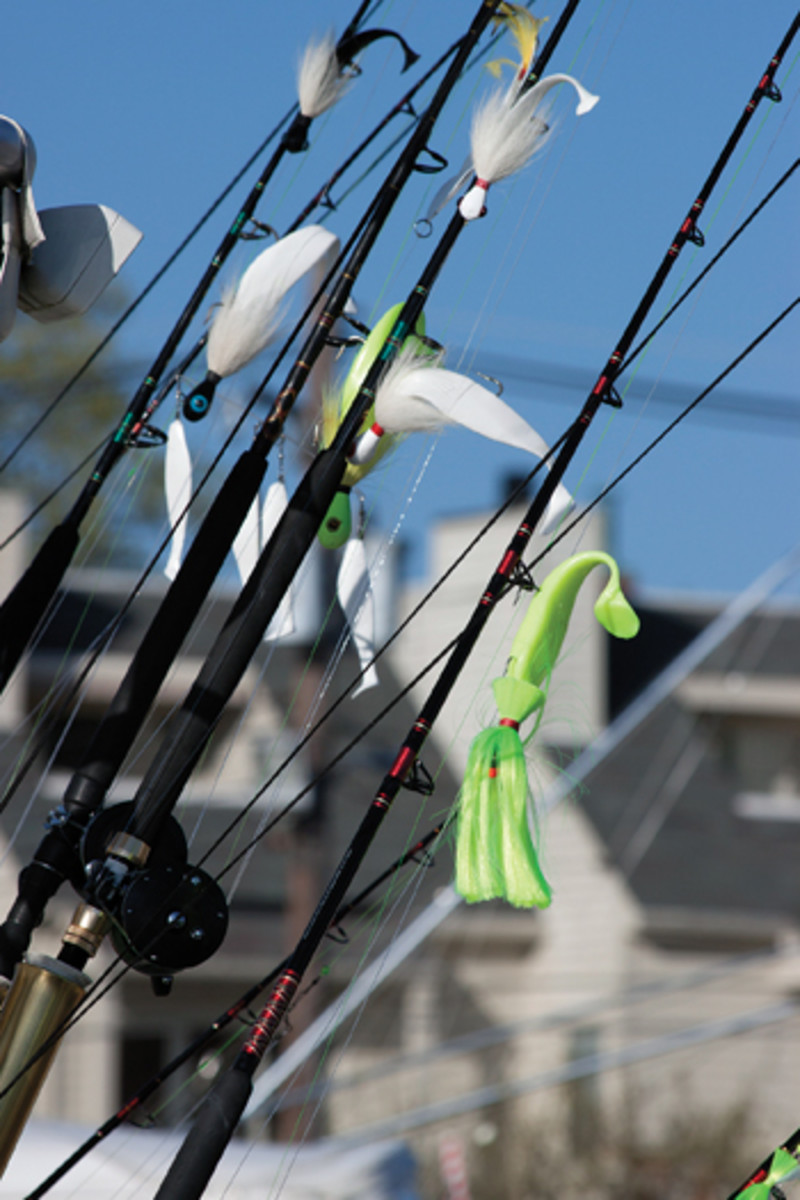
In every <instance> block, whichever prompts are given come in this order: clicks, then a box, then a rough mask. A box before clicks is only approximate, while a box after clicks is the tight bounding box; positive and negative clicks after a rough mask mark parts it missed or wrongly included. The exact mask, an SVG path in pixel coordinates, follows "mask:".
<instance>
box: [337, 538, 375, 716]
mask: <svg viewBox="0 0 800 1200" xmlns="http://www.w3.org/2000/svg"><path fill="white" fill-rule="evenodd" d="M336 594H337V596H338V597H339V603H340V604H341V606H342V611H343V612H344V615H345V620H346V621H347V624H348V626H349V628H350V635H351V637H352V639H353V645H354V646H355V650H356V653H357V655H358V664H359V666H360V667H361V670H362V671H364V674H363V675H362V677H361V679H360V680H359V682H358V686H357V687H356V688H355V689H354V691H353V693H352V694H353V695H354V696H357V695H358V694H359V693H360V692H365V691H367V689H368V688H372V687H376V686H377V684H378V683H379V682H380V681H379V679H378V672H377V671H376V669H375V665H374V663H373V664H372V665H371V666H368V665H367V664H369V663H370V662H371V660H372V659H373V658H374V656H375V598H374V596H373V593H372V583H371V581H370V577H369V568H368V567H367V555H366V550H365V548H364V540H363V538H360V537H355V538H350V539H349V540H348V541H347V543H346V544H345V547H344V550H343V551H342V561H341V562H340V564H339V573H338V575H337V577H336Z"/></svg>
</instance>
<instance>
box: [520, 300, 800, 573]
mask: <svg viewBox="0 0 800 1200" xmlns="http://www.w3.org/2000/svg"><path fill="white" fill-rule="evenodd" d="M798 304H800V296H797V297H796V298H795V299H794V300H793V301H792V302H791V303H790V304H789V305H787V307H786V308H784V309H783V311H782V312H780V313H779V314H778V316H777V317H775V319H774V320H773V321H771V322H770V324H769V325H767V326H766V327H765V328H764V329H763V330H762V331H761V333H759V334H758V335H757V336H756V337H755V338H754V339H753V340H752V341H751V342H750V343H749V344H748V345H747V346H746V347H745V348H744V350H742V351H741V352H740V353H739V354H738V355H737V356H736V358H734V359H733V360H732V361H731V362H730V363H729V364H728V366H727V367H725V369H724V370H723V371H721V372H720V373H719V375H717V376H716V378H715V379H713V380H712V382H711V383H710V384H709V385H708V387H706V388H704V389H703V391H702V392H700V394H699V395H698V396H696V397H695V399H694V400H692V401H691V403H690V404H687V405H686V407H685V408H684V409H683V410H682V411H681V412H680V413H679V414H678V416H677V417H675V418H674V420H672V421H670V423H669V424H668V425H667V426H666V427H665V428H664V429H663V430H662V431H661V433H659V434H658V435H657V436H656V437H655V438H653V440H652V441H651V442H649V443H648V445H647V446H646V447H645V448H644V449H643V450H642V451H641V452H640V453H639V454H637V455H636V457H635V458H634V459H632V460H631V462H630V463H629V464H628V465H627V467H625V468H624V470H622V471H620V472H619V474H618V475H616V476H615V477H614V479H612V480H611V482H610V483H609V484H607V485H606V487H604V488H603V489H602V491H600V492H598V494H597V495H596V496H595V498H594V499H593V500H591V501H590V502H589V503H588V505H587V506H586V508H585V509H582V510H581V512H580V514H579V515H578V516H577V517H575V518H573V520H572V521H570V522H569V524H568V525H567V527H566V528H565V529H563V530H562V531H561V532H559V533H557V534H556V535H555V536H554V538H553V543H552V544H553V545H557V544H558V543H559V542H560V541H562V539H563V538H565V537H566V536H567V534H568V533H570V532H571V530H572V529H573V528H574V527H575V526H576V525H577V524H578V522H579V521H581V520H583V518H584V516H585V514H586V513H589V512H591V511H592V510H593V509H595V508H597V506H598V505H599V504H600V503H601V502H602V501H603V500H604V499H605V498H606V496H608V494H609V493H610V492H611V491H613V489H614V488H615V487H617V486H618V485H619V484H620V483H621V482H622V481H623V479H626V478H627V477H628V475H630V473H631V472H632V471H633V470H634V468H635V467H638V466H639V464H640V463H641V462H643V461H644V459H645V458H647V456H648V455H649V454H651V453H652V451H653V450H655V448H656V447H657V446H658V445H660V443H661V442H663V441H664V439H665V438H666V437H667V436H668V435H669V434H670V433H672V432H673V430H674V429H676V428H677V426H678V425H680V424H681V423H682V422H683V421H684V420H685V419H686V417H688V416H689V414H690V413H692V412H693V411H694V409H695V408H697V406H698V405H699V404H700V403H701V402H702V401H703V400H704V399H705V398H706V396H708V395H709V393H710V392H712V391H713V390H714V388H716V387H717V386H718V385H719V384H720V383H722V381H723V380H724V379H726V378H727V377H728V375H730V374H731V372H732V371H734V370H735V369H736V367H738V366H739V364H740V363H741V362H743V361H744V360H745V359H746V358H747V357H748V356H749V355H750V354H751V353H752V352H753V351H754V350H755V349H756V348H757V347H758V346H759V345H760V344H761V343H762V342H763V341H764V340H765V339H766V338H767V337H768V336H769V335H770V334H771V333H772V332H773V330H774V329H776V328H777V327H778V326H779V325H780V324H781V323H782V322H783V321H784V320H785V319H786V318H787V317H788V316H789V314H790V313H791V312H792V311H793V310H794V309H795V308H796V307H797V305H798ZM545 553H546V552H543V553H542V554H540V555H538V556H537V557H536V558H534V559H533V560H532V561H531V562H529V563H528V564H527V569H528V570H529V571H532V570H533V568H534V567H536V566H538V564H539V563H540V562H541V561H542V559H543V558H544V554H545Z"/></svg>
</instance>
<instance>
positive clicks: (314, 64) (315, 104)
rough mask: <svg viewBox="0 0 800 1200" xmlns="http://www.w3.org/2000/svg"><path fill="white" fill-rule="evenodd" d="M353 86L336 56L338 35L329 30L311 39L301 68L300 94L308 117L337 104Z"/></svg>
mask: <svg viewBox="0 0 800 1200" xmlns="http://www.w3.org/2000/svg"><path fill="white" fill-rule="evenodd" d="M349 86H350V80H349V78H348V77H347V76H345V75H342V69H341V66H340V64H339V59H338V58H337V57H336V38H335V37H334V35H333V33H330V32H328V33H326V34H324V35H323V36H322V37H321V38H318V39H313V40H312V41H310V42H309V43H308V45H307V46H306V48H305V51H304V53H303V57H302V59H301V60H300V66H299V68H298V71H297V96H298V99H299V101H300V111H301V113H302V114H303V116H304V117H318V116H320V114H321V113H324V112H327V111H328V109H329V108H333V106H334V104H336V103H337V101H339V100H341V98H342V96H343V95H344V93H345V92H346V91H347V89H348V87H349Z"/></svg>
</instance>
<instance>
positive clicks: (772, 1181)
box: [736, 1146, 797, 1200]
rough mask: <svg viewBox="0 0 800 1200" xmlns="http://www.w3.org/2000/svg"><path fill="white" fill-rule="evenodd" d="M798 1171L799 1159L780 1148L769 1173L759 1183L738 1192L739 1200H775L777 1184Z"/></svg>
mask: <svg viewBox="0 0 800 1200" xmlns="http://www.w3.org/2000/svg"><path fill="white" fill-rule="evenodd" d="M796 1170H797V1159H796V1158H795V1156H794V1155H793V1154H790V1153H789V1151H788V1150H786V1149H785V1148H784V1147H783V1146H779V1147H778V1149H777V1150H776V1151H775V1153H774V1154H773V1156H772V1161H771V1162H770V1164H769V1171H768V1172H767V1174H766V1175H765V1176H764V1178H763V1179H759V1181H758V1183H751V1184H750V1186H749V1187H746V1188H745V1189H744V1191H743V1192H737V1193H736V1197H737V1200H774V1197H775V1196H776V1195H777V1192H773V1188H774V1187H775V1186H776V1184H779V1183H780V1182H781V1180H782V1179H785V1178H786V1177H787V1175H790V1174H791V1173H792V1172H793V1171H796Z"/></svg>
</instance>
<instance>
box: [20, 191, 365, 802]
mask: <svg viewBox="0 0 800 1200" xmlns="http://www.w3.org/2000/svg"><path fill="white" fill-rule="evenodd" d="M374 203H375V201H373V203H372V204H371V205H370V206H369V207H368V209H367V211H366V212H365V214H364V215H363V216H362V218H361V220H360V221H359V223H358V225H357V226H356V228H355V230H354V231H353V233H352V234H351V236H350V238H349V239H348V241H347V243H346V244H345V246H344V247H343V248H342V250H341V252H340V254H339V256H338V257H337V259H336V261H335V262H334V263H333V265H332V266H331V268H330V271H329V272H328V274H327V276H326V277H325V279H324V281H323V282H322V284H321V285H320V287H319V289H318V291H317V293H316V295H315V296H314V298H313V299H312V300H311V302H310V303H309V304H308V305H307V307H306V309H305V311H304V313H303V314H302V316H301V317H300V319H299V320H298V321H297V323H296V324H295V326H294V328H293V329H292V331H291V332H290V334H289V338H288V340H287V341H286V342H285V343H284V345H283V346H282V347H281V349H280V350H279V352H278V354H277V356H276V358H275V360H274V362H273V364H272V366H271V367H270V370H269V371H268V373H267V375H266V376H265V377H264V379H263V380H262V382H261V385H260V387H259V390H258V391H257V392H256V394H255V395H254V396H253V397H252V399H251V400H250V402H249V404H248V405H247V406H246V408H245V409H244V410H243V412H242V414H241V416H240V417H239V419H238V420H237V422H236V423H235V425H234V427H233V429H232V430H231V433H230V434H229V435H228V437H227V438H226V439H225V441H224V442H223V444H222V446H221V448H220V449H219V451H218V452H217V454H216V455H215V456H214V458H213V459H212V461H211V463H210V464H209V466H208V467H207V469H206V470H205V472H204V474H203V475H202V476H201V478H200V480H199V482H198V484H197V486H196V487H195V488H194V491H193V492H192V495H191V496H190V498H189V500H188V501H187V503H186V505H185V506H184V508H183V510H182V513H181V514H180V515H179V517H178V520H177V521H176V527H177V525H178V524H180V522H181V521H182V520H184V519H185V518H186V515H187V513H188V512H189V510H190V508H191V506H192V505H193V504H194V502H195V500H196V498H197V496H198V495H199V494H200V493H201V491H202V490H203V488H204V487H205V485H206V483H207V482H208V480H209V478H210V477H211V475H212V473H213V471H214V470H215V469H216V467H217V466H218V465H219V463H220V461H221V459H222V458H223V456H224V454H225V452H226V450H227V449H228V447H229V446H230V444H231V442H232V440H233V438H234V437H235V435H236V433H238V431H239V429H240V428H241V426H242V424H243V423H244V421H245V420H246V419H247V416H248V414H249V411H250V409H251V408H252V406H253V405H254V403H255V401H256V398H257V397H258V395H259V394H260V392H261V391H262V390H263V389H264V388H265V387H266V384H267V383H268V382H269V381H270V379H271V378H272V375H274V373H275V371H276V370H277V368H278V366H279V365H280V363H281V361H282V360H283V358H284V357H285V356H286V354H287V353H288V350H289V347H290V345H291V343H292V342H293V341H294V339H295V337H296V336H297V335H298V334H299V332H300V331H301V329H302V327H303V325H304V324H305V321H306V320H307V319H308V317H309V316H310V315H311V313H312V311H313V309H314V307H315V306H316V304H317V303H318V301H319V299H320V297H321V296H322V295H323V294H324V292H325V289H326V288H327V286H328V284H329V283H330V281H331V279H332V278H333V275H334V274H335V272H336V271H337V270H338V268H339V266H340V265H341V263H342V262H343V260H344V258H345V257H346V255H347V254H348V253H349V251H350V249H351V247H352V245H353V244H354V243H355V241H356V239H357V238H358V236H359V234H360V233H361V231H362V228H363V227H364V226H365V225H366V224H367V223H368V221H369V219H370V217H371V215H372V209H373V207H374ZM95 519H96V518H95ZM172 533H173V530H172V529H170V530H169V531H168V532H167V534H166V535H165V536H164V538H163V539H162V541H161V543H160V544H159V546H158V547H157V548H156V551H155V553H154V554H153V555H152V557H151V559H150V561H149V563H148V564H147V566H146V567H145V569H144V571H143V572H142V574H141V575H140V577H139V579H138V581H137V582H136V584H135V585H134V587H133V589H132V590H131V592H130V593H129V595H128V597H127V598H126V600H125V601H124V603H123V605H122V608H121V609H120V611H119V613H118V614H117V616H116V618H114V619H113V621H111V622H110V623H109V627H108V637H109V638H110V637H111V636H113V633H114V632H115V630H116V629H117V628H119V625H120V624H121V622H122V620H123V618H124V617H125V615H126V614H127V612H128V611H129V609H130V607H131V605H132V604H133V602H134V600H135V599H136V597H137V596H138V594H139V592H140V591H141V589H142V587H143V586H144V583H145V581H146V580H147V578H148V577H149V575H150V574H151V573H152V571H153V570H154V569H155V566H156V564H157V562H158V560H159V558H160V557H161V555H162V553H163V552H164V550H165V549H166V547H167V546H168V545H169V542H170V540H171V538H172ZM101 650H102V646H100V647H99V648H98V650H97V651H96V652H95V658H96V657H97V656H98V655H99V653H100V652H101ZM93 661H94V659H90V660H89V661H88V662H87V664H86V667H85V668H84V671H83V672H81V675H80V678H81V679H82V678H83V677H84V672H85V671H88V670H90V669H91V666H92V665H93ZM28 765H30V763H29V764H28ZM0 812H2V808H1V807H0Z"/></svg>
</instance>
